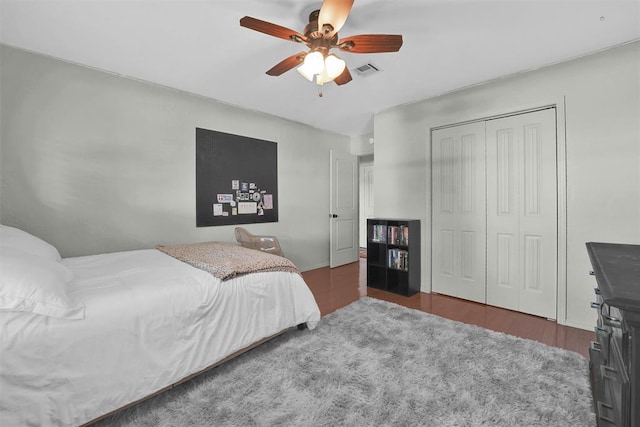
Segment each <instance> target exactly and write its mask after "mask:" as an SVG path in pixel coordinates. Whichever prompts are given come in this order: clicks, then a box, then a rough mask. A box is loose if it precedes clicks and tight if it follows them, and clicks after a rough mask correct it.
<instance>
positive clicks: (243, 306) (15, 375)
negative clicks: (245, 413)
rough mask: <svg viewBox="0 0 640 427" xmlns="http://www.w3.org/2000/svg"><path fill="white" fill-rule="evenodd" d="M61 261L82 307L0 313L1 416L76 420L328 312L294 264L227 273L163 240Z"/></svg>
mask: <svg viewBox="0 0 640 427" xmlns="http://www.w3.org/2000/svg"><path fill="white" fill-rule="evenodd" d="M62 262H63V263H64V264H65V265H66V266H68V267H69V268H70V269H71V270H72V271H73V273H74V279H73V281H72V282H70V283H69V295H70V296H71V297H73V298H74V299H76V300H78V301H80V302H82V303H83V304H84V306H85V318H84V319H82V320H68V319H59V318H53V317H47V316H41V315H36V314H31V313H24V312H0V335H1V336H0V338H1V339H0V346H1V348H0V349H1V354H2V355H1V358H0V424H1V425H7V426H9V425H79V424H82V423H85V422H88V421H90V420H92V419H95V418H96V417H99V416H101V415H103V414H106V413H109V412H111V411H113V410H115V409H118V408H121V407H122V406H124V405H126V404H128V403H130V402H133V401H136V400H138V399H141V398H143V397H146V396H148V395H150V394H153V393H154V392H156V391H158V390H160V389H162V388H164V387H166V386H168V385H171V384H173V383H176V382H178V381H180V380H181V379H183V378H185V377H187V376H189V375H191V374H193V373H195V372H199V371H201V370H202V369H204V368H206V367H208V366H210V365H212V364H214V363H216V362H218V361H220V360H222V359H224V358H225V357H226V356H228V355H230V354H232V353H234V352H236V351H238V350H240V349H242V348H244V347H247V346H249V345H250V344H252V343H255V342H257V341H259V340H261V339H263V338H266V337H269V336H271V335H274V334H276V333H278V332H281V331H283V330H285V329H287V328H290V327H292V326H295V325H298V324H301V323H305V322H306V323H307V325H308V326H309V328H310V329H313V328H314V327H315V326H316V324H317V322H318V321H319V319H320V311H319V310H318V306H317V304H316V302H315V299H314V297H313V295H312V294H311V291H310V290H309V288H308V287H307V285H306V283H305V282H304V280H303V279H302V277H301V276H300V275H298V274H295V273H285V272H264V273H254V274H249V275H244V276H240V277H237V278H234V279H232V280H228V281H225V282H221V281H220V280H218V279H216V278H214V277H213V276H211V275H210V274H209V273H206V272H204V271H201V270H198V269H196V268H194V267H191V266H189V265H187V264H185V263H183V262H181V261H178V260H176V259H174V258H171V257H170V256H168V255H165V254H163V253H161V252H159V251H157V250H140V251H130V252H120V253H113V254H101V255H95V256H86V257H77V258H66V259H64V260H63V261H62Z"/></svg>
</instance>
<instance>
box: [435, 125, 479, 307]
mask: <svg viewBox="0 0 640 427" xmlns="http://www.w3.org/2000/svg"><path fill="white" fill-rule="evenodd" d="M431 146H432V186H433V187H432V193H431V194H432V221H433V223H432V227H433V228H432V255H433V256H432V267H431V268H432V290H433V292H438V293H442V294H447V295H452V296H455V297H458V298H464V299H468V300H472V301H478V302H485V294H486V278H485V276H486V275H485V255H486V252H485V250H486V245H485V238H486V236H485V233H486V212H485V210H486V207H485V158H484V157H485V124H484V123H472V124H468V125H461V126H456V127H452V128H446V129H439V130H436V131H433V133H432V144H431Z"/></svg>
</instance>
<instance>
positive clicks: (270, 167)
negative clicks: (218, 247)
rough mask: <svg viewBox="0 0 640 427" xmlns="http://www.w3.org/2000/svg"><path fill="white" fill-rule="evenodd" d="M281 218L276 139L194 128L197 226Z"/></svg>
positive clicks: (257, 221) (276, 220)
mask: <svg viewBox="0 0 640 427" xmlns="http://www.w3.org/2000/svg"><path fill="white" fill-rule="evenodd" d="M260 222H278V144H277V143H275V142H272V141H265V140H262V139H255V138H249V137H246V136H240V135H233V134H229V133H224V132H218V131H214V130H207V129H201V128H196V226H197V227H210V226H217V225H235V224H252V223H260Z"/></svg>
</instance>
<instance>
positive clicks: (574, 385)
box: [99, 297, 596, 427]
mask: <svg viewBox="0 0 640 427" xmlns="http://www.w3.org/2000/svg"><path fill="white" fill-rule="evenodd" d="M595 424H596V423H595V415H594V413H593V410H592V406H591V392H590V386H589V376H588V362H587V360H586V359H585V358H584V357H583V356H581V355H579V354H577V353H573V352H569V351H566V350H563V349H559V348H555V347H549V346H546V345H544V344H540V343H538V342H534V341H530V340H525V339H521V338H516V337H513V336H509V335H506V334H502V333H497V332H494V331H489V330H486V329H483V328H480V327H477V326H472V325H466V324H463V323H459V322H455V321H451V320H448V319H443V318H441V317H437V316H434V315H431V314H428V313H424V312H421V311H417V310H412V309H408V308H405V307H401V306H399V305H396V304H392V303H388V302H385V301H380V300H375V299H372V298H368V297H365V298H362V299H360V300H358V301H356V302H354V303H353V304H351V305H349V306H347V307H344V308H342V309H340V310H338V311H336V312H334V313H332V314H329V315H327V316H326V317H324V318H323V319H322V320H321V321H320V324H319V325H318V327H317V328H316V329H315V330H313V331H308V330H304V331H297V330H294V331H291V332H288V333H286V334H284V335H281V336H280V337H278V338H276V339H274V340H272V341H270V342H268V343H266V344H263V345H261V346H260V347H257V348H255V349H253V350H251V351H249V352H247V353H245V354H244V355H242V356H239V357H237V358H236V359H234V360H232V361H230V362H227V363H226V364H223V365H222V366H219V367H217V368H215V369H212V370H211V371H209V372H208V373H206V374H203V375H201V376H200V377H197V378H195V379H194V380H191V381H189V382H187V383H185V384H182V385H180V386H178V387H176V388H174V389H172V390H170V391H168V392H166V393H164V394H161V395H159V396H156V397H154V398H152V399H149V400H147V401H145V402H142V403H141V404H139V405H137V406H135V407H133V408H130V409H128V410H125V411H123V412H121V413H119V414H116V415H115V416H112V417H111V418H109V419H106V420H104V421H102V422H100V423H99V425H122V426H149V427H150V426H154V427H155V426H172V427H174V426H271V425H287V426H337V425H349V426H384V425H398V426H418V425H420V426H438V427H441V426H509V427H513V426H545V427H547V426H563V427H566V426H580V427H585V426H595Z"/></svg>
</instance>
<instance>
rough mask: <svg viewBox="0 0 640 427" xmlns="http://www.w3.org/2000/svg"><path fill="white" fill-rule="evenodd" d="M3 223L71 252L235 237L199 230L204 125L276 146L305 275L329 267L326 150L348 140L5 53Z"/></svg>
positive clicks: (286, 243) (279, 231) (275, 227)
mask: <svg viewBox="0 0 640 427" xmlns="http://www.w3.org/2000/svg"><path fill="white" fill-rule="evenodd" d="M0 64H1V79H0V84H1V86H0V87H1V88H2V93H1V95H2V96H1V102H0V111H1V113H2V115H1V116H0V117H1V122H0V123H1V132H0V134H1V136H0V137H1V147H0V150H1V151H0V153H1V161H0V174H1V178H2V186H1V190H0V191H1V193H0V194H2V197H1V198H0V218H1V219H2V223H3V224H7V225H11V226H17V227H20V228H23V229H25V230H27V231H29V232H31V233H33V234H35V235H37V236H39V237H41V238H43V239H45V240H47V241H49V242H51V243H52V244H54V245H55V246H56V247H57V248H58V249H59V250H60V252H61V253H62V255H63V256H77V255H87V254H95V253H102V252H113V251H123V250H131V249H138V248H150V247H153V246H154V245H155V244H157V243H168V244H170V243H179V242H194V241H206V240H221V241H235V240H234V239H233V226H225V227H205V228H196V226H195V128H196V127H201V128H206V129H212V130H218V131H222V132H227V133H234V134H239V135H244V136H249V137H254V138H259V139H265V140H269V141H275V142H277V143H278V179H279V185H278V186H279V199H280V203H279V222H278V223H269V224H259V225H258V224H256V225H248V226H246V228H247V229H249V230H250V231H252V232H254V233H257V234H273V235H276V236H278V238H279V240H280V242H281V244H282V245H283V249H284V251H285V254H287V255H288V256H289V257H290V258H291V259H292V260H293V261H294V262H295V263H296V265H298V267H299V268H301V269H302V270H307V269H311V268H315V267H319V266H323V265H327V264H328V262H329V220H328V217H327V213H328V212H329V150H331V149H336V150H342V151H347V152H348V151H350V144H351V140H350V138H348V137H346V136H341V135H338V134H334V133H331V132H324V131H320V130H317V129H313V128H311V127H309V126H305V125H302V124H298V123H294V122H290V121H286V120H282V119H279V118H276V117H273V116H269V115H266V114H260V113H255V112H251V111H247V110H244V109H240V108H235V107H232V106H229V105H225V104H222V103H219V102H216V101H214V100H211V99H206V98H202V97H198V96H194V95H190V94H187V93H184V92H179V91H176V90H172V89H168V88H164V87H159V86H155V85H151V84H147V83H144V82H140V81H136V80H132V79H128V78H123V77H120V76H116V75H113V74H108V73H104V72H101V71H97V70H93V69H89V68H86V67H82V66H78V65H74V64H70V63H66V62H62V61H59V60H56V59H52V58H49V57H45V56H41V55H36V54H33V53H29V52H25V51H22V50H18V49H14V48H11V47H8V46H1V45H0Z"/></svg>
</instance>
